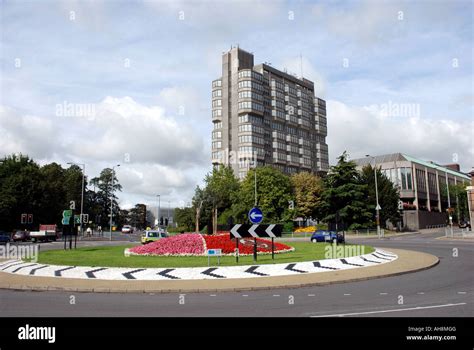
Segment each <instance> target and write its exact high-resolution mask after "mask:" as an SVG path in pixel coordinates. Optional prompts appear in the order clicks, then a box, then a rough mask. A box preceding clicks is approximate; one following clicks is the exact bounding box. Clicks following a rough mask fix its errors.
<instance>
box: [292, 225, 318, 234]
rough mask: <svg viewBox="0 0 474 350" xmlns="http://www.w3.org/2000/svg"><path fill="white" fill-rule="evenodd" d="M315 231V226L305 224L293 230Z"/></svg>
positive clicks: (302, 231) (297, 231)
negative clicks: (305, 225)
mask: <svg viewBox="0 0 474 350" xmlns="http://www.w3.org/2000/svg"><path fill="white" fill-rule="evenodd" d="M314 231H316V226H307V227H298V228H297V229H296V230H295V233H304V232H306V233H307V232H314Z"/></svg>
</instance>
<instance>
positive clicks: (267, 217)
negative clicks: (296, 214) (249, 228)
mask: <svg viewBox="0 0 474 350" xmlns="http://www.w3.org/2000/svg"><path fill="white" fill-rule="evenodd" d="M255 171H256V172H257V206H258V207H259V208H260V209H261V210H262V211H263V213H264V222H267V223H276V222H283V221H287V220H290V219H291V216H292V215H291V213H290V210H289V209H288V201H289V200H291V198H292V196H291V182H290V178H289V177H288V176H286V175H284V174H283V173H282V172H281V171H279V170H277V169H275V168H273V167H270V166H264V167H258V168H257V169H251V170H250V171H249V172H248V173H247V176H246V177H245V179H244V180H243V181H242V183H241V185H240V190H239V191H237V192H235V193H234V195H233V206H232V210H233V213H234V216H235V220H236V222H245V221H246V220H247V213H248V211H249V210H250V209H251V208H252V207H253V206H254V205H255Z"/></svg>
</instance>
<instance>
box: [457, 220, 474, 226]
mask: <svg viewBox="0 0 474 350" xmlns="http://www.w3.org/2000/svg"><path fill="white" fill-rule="evenodd" d="M459 228H471V223H470V222H469V221H466V220H463V221H461V222H459Z"/></svg>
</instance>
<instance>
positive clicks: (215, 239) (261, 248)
mask: <svg viewBox="0 0 474 350" xmlns="http://www.w3.org/2000/svg"><path fill="white" fill-rule="evenodd" d="M203 238H204V240H205V241H206V247H207V249H222V254H234V252H235V239H230V236H229V235H228V234H223V235H216V236H203ZM253 246H254V241H253V238H241V239H240V240H239V255H251V254H253ZM274 247H275V253H285V252H290V251H293V250H294V248H293V247H290V246H287V245H286V244H282V243H276V242H275V243H274ZM271 252H272V242H271V241H269V240H266V239H261V238H257V253H260V254H265V253H271Z"/></svg>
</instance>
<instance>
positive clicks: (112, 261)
mask: <svg viewBox="0 0 474 350" xmlns="http://www.w3.org/2000/svg"><path fill="white" fill-rule="evenodd" d="M285 244H287V245H289V246H292V247H294V248H295V251H293V252H289V253H281V254H275V260H272V256H271V254H269V255H258V257H257V262H256V263H255V262H254V261H253V257H252V256H240V257H239V263H238V264H237V263H236V262H235V256H221V257H220V266H238V265H255V264H258V265H261V264H281V263H292V262H302V261H313V260H322V259H327V258H328V257H327V254H326V252H327V249H326V247H327V246H329V244H328V243H311V242H285ZM134 246H135V245H132V244H129V245H122V246H104V247H85V248H78V249H76V250H66V251H65V250H49V251H44V252H40V254H39V258H38V262H39V263H41V264H48V265H67V266H101V267H132V268H134V267H137V268H140V267H143V268H153V267H156V268H167V267H173V268H174V267H205V266H208V258H207V256H130V257H125V255H124V250H125V248H130V247H134ZM343 246H344V245H339V247H343ZM345 246H346V247H353V248H355V246H356V245H353V244H347V245H345ZM359 247H360V248H359V249H347V250H348V251H349V253H351V252H350V250H352V252H356V254H355V255H359V254H370V253H372V252H373V251H374V248H372V247H370V246H359ZM331 249H332V248H331ZM357 250H359V251H357ZM352 255H354V254H352ZM350 256H351V254H348V255H347V256H334V258H341V257H350ZM210 262H211V266H217V257H211V258H210Z"/></svg>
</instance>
